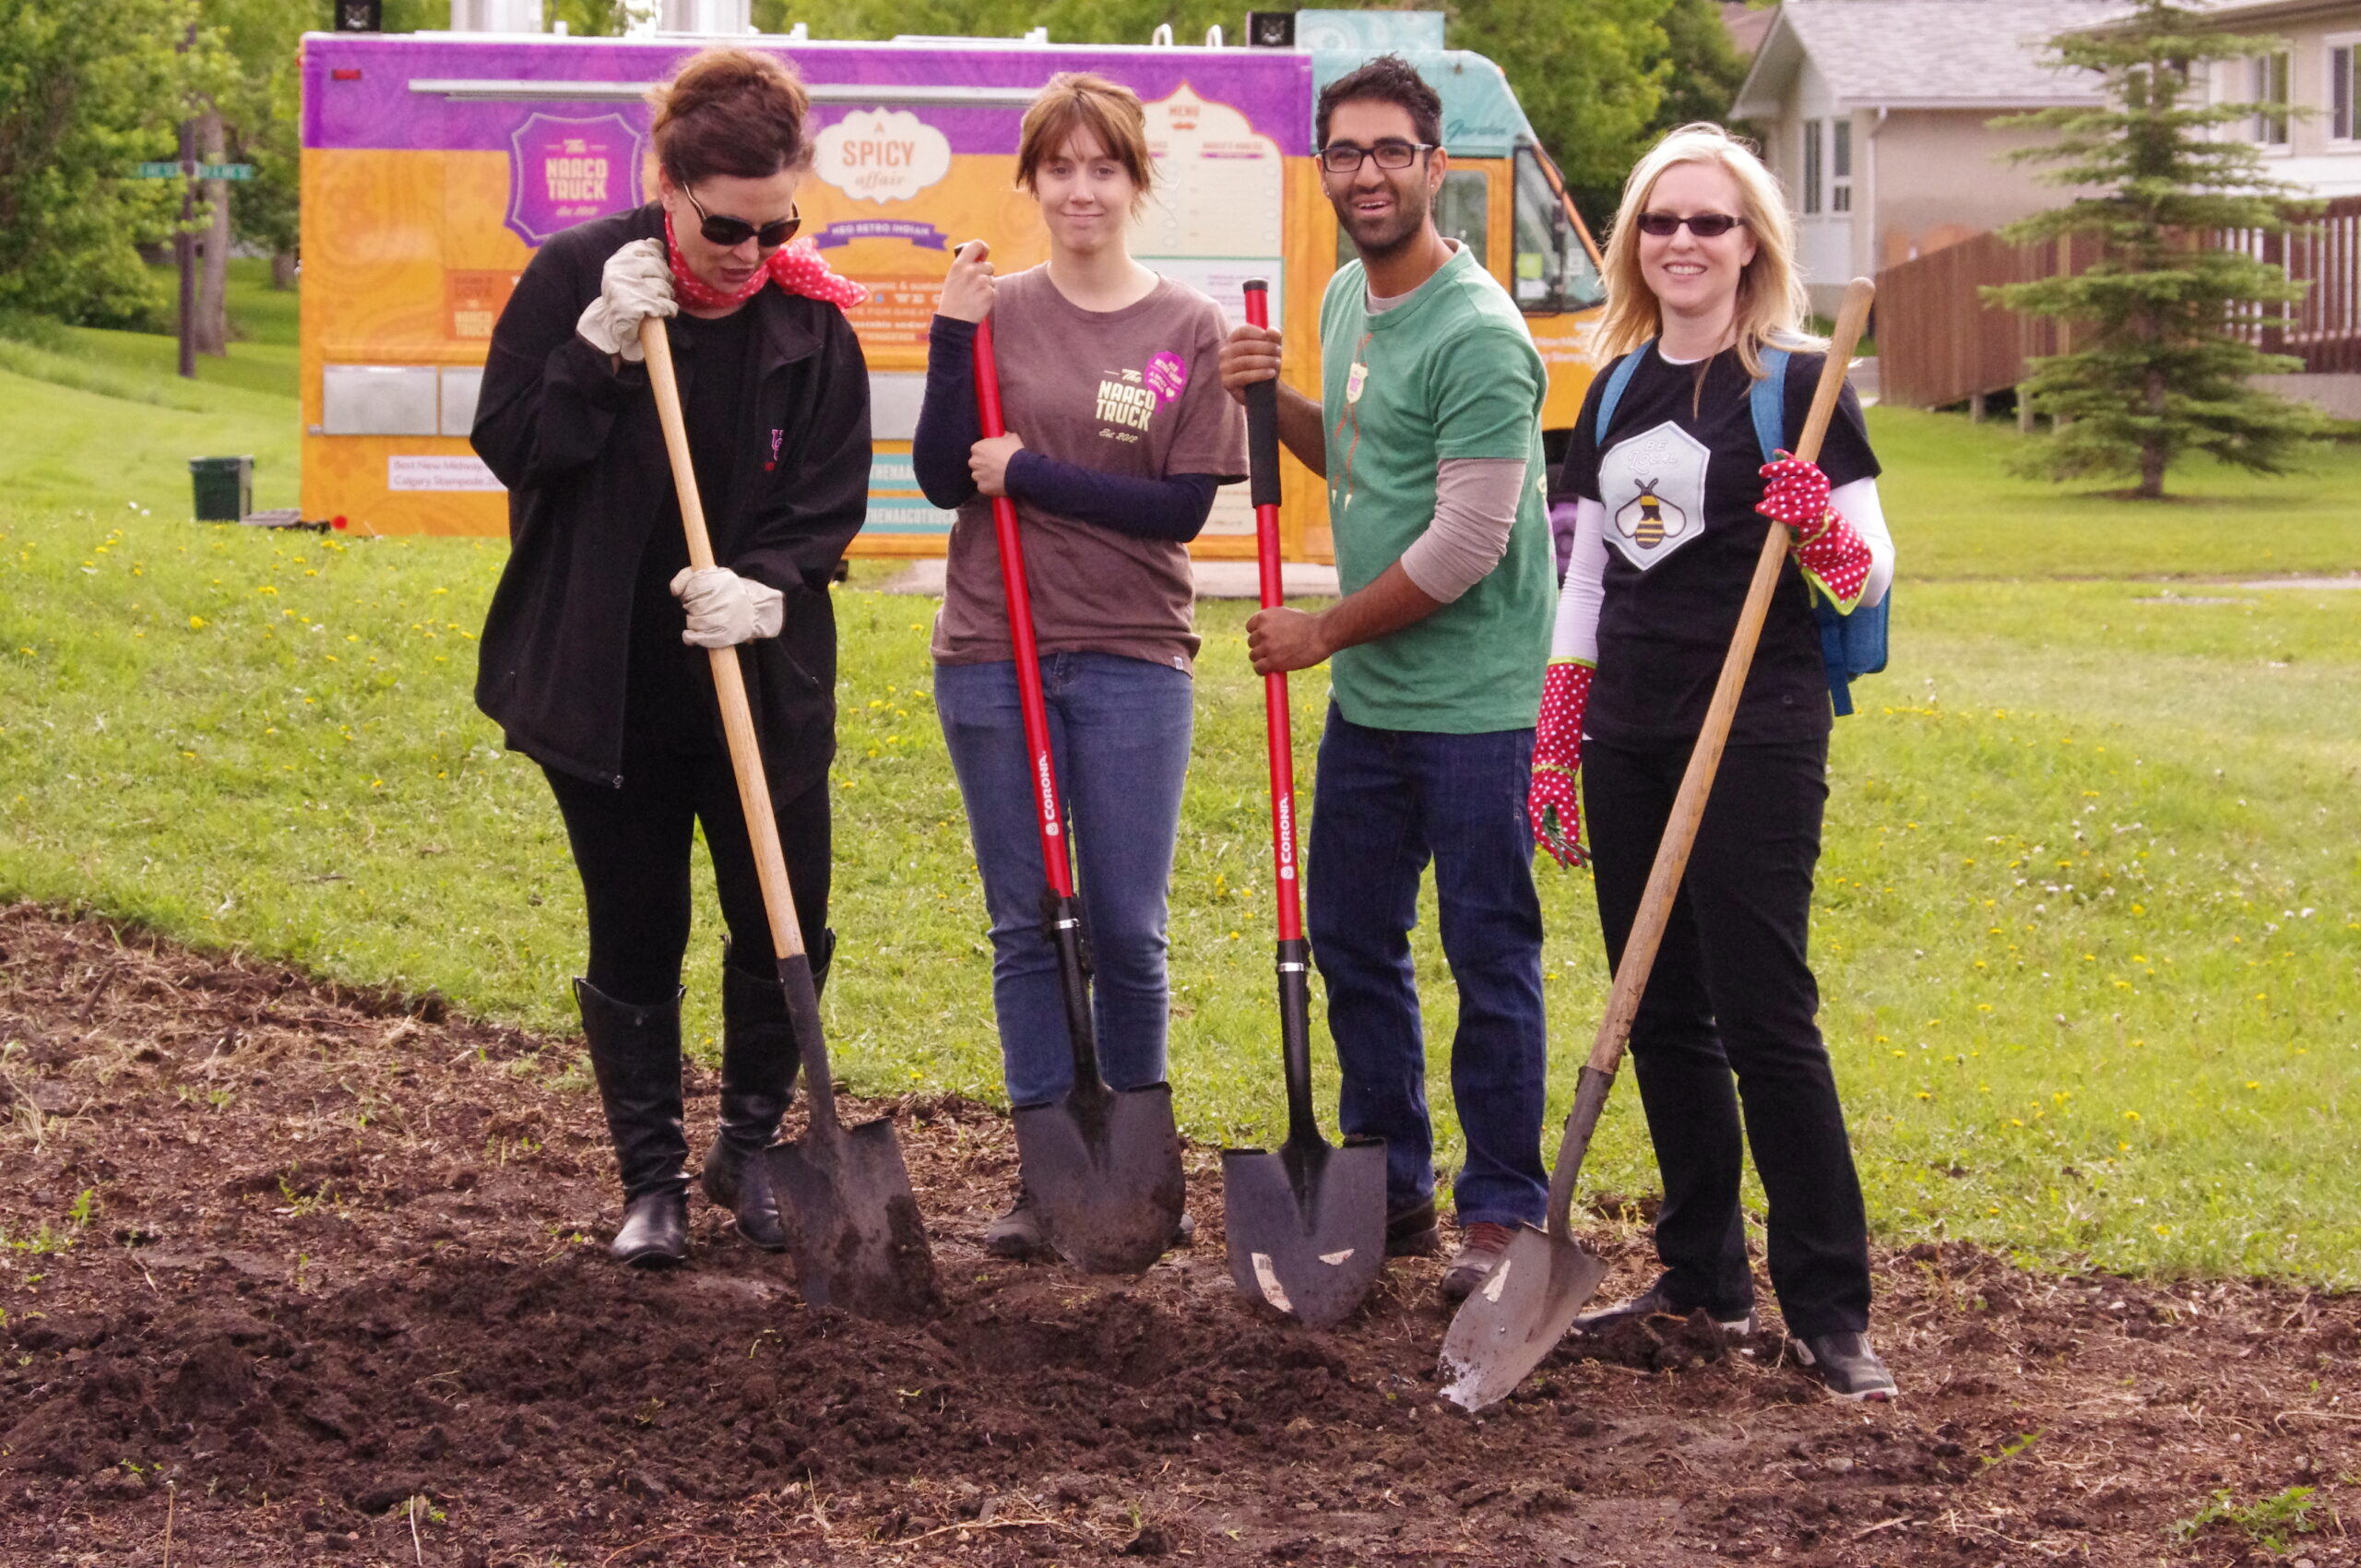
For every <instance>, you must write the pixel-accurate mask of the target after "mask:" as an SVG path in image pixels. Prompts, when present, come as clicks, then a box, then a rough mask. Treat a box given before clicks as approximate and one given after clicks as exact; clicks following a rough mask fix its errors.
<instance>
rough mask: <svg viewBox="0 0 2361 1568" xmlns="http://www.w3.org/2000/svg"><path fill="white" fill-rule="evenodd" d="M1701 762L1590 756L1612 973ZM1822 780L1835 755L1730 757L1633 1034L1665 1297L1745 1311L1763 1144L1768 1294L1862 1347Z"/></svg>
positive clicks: (1761, 751)
mask: <svg viewBox="0 0 2361 1568" xmlns="http://www.w3.org/2000/svg"><path fill="white" fill-rule="evenodd" d="M1688 761H1689V754H1688V751H1687V749H1686V748H1680V749H1675V750H1667V751H1630V750H1624V749H1620V748H1618V747H1615V746H1610V745H1603V744H1601V743H1599V742H1596V741H1586V742H1584V747H1583V767H1582V771H1583V815H1584V820H1585V822H1586V824H1587V826H1589V829H1590V837H1591V848H1592V853H1593V856H1594V860H1595V865H1596V887H1597V890H1598V915H1599V924H1600V926H1601V928H1602V929H1603V931H1604V932H1605V934H1606V938H1607V956H1608V963H1609V964H1619V963H1620V962H1621V961H1622V954H1623V944H1624V942H1625V940H1626V939H1627V938H1628V937H1629V936H1630V935H1631V923H1632V921H1634V920H1635V919H1637V918H1638V915H1639V909H1640V897H1641V894H1642V892H1643V890H1644V889H1645V887H1646V885H1647V880H1648V870H1649V867H1650V866H1651V864H1652V863H1653V862H1654V861H1655V851H1656V844H1657V841H1658V840H1659V839H1660V838H1661V837H1663V834H1664V826H1665V822H1666V819H1667V817H1669V816H1670V815H1671V814H1672V800H1673V796H1674V795H1675V794H1676V793H1677V792H1678V791H1679V788H1680V775H1681V770H1682V769H1683V768H1684V767H1686V766H1688ZM1827 773H1828V742H1826V741H1825V740H1824V739H1823V740H1816V741H1799V742H1781V743H1777V744H1770V745H1746V746H1732V747H1730V748H1729V749H1728V750H1727V751H1726V752H1725V753H1724V754H1723V756H1722V764H1721V768H1720V771H1719V772H1718V773H1717V774H1716V776H1715V778H1714V791H1713V794H1712V795H1711V797H1709V798H1708V800H1707V802H1706V804H1705V815H1704V819H1703V823H1702V824H1701V825H1700V826H1699V829H1698V834H1697V843H1696V848H1695V849H1693V850H1692V851H1691V855H1690V859H1689V867H1688V871H1687V873H1686V874H1684V875H1683V876H1682V878H1681V884H1680V892H1679V898H1678V899H1677V901H1676V902H1675V903H1674V905H1673V909H1672V918H1671V921H1670V922H1669V924H1668V925H1667V927H1666V930H1665V935H1664V944H1663V946H1662V947H1661V948H1659V949H1658V951H1657V953H1656V960H1655V968H1654V969H1653V970H1652V971H1651V972H1650V974H1649V978H1648V984H1647V990H1646V991H1645V992H1644V993H1643V996H1642V999H1641V1003H1640V1010H1639V1015H1638V1016H1637V1018H1636V1019H1635V1020H1634V1021H1633V1024H1632V1027H1631V1062H1632V1069H1633V1073H1634V1075H1635V1076H1636V1077H1637V1078H1638V1079H1639V1085H1640V1101H1641V1104H1642V1106H1643V1109H1644V1110H1645V1111H1646V1112H1647V1118H1648V1135H1649V1137H1650V1138H1651V1139H1652V1140H1653V1141H1654V1142H1655V1151H1656V1168H1657V1170H1658V1171H1659V1172H1661V1174H1662V1176H1663V1178H1664V1207H1663V1210H1662V1211H1661V1212H1660V1213H1659V1214H1658V1215H1657V1217H1656V1255H1657V1257H1658V1258H1660V1259H1661V1260H1662V1261H1663V1264H1664V1266H1665V1269H1666V1277H1665V1281H1664V1284H1665V1289H1666V1290H1667V1294H1669V1295H1670V1296H1671V1298H1672V1300H1673V1301H1675V1302H1677V1303H1679V1305H1681V1306H1684V1307H1688V1308H1691V1309H1692V1310H1693V1309H1694V1308H1697V1307H1705V1308H1708V1309H1710V1310H1711V1311H1712V1312H1713V1313H1714V1315H1715V1316H1716V1317H1720V1318H1725V1319H1730V1318H1737V1317H1739V1316H1742V1315H1743V1314H1744V1313H1746V1311H1747V1310H1748V1309H1749V1308H1750V1306H1751V1305H1752V1303H1753V1299H1754V1289H1753V1285H1752V1282H1751V1280H1750V1277H1749V1275H1748V1272H1747V1263H1746V1233H1745V1230H1744V1228H1743V1226H1742V1225H1741V1223H1740V1220H1739V1217H1738V1177H1739V1170H1740V1163H1741V1161H1742V1159H1743V1158H1744V1147H1745V1146H1746V1145H1751V1146H1752V1148H1753V1151H1754V1165H1755V1169H1756V1170H1758V1171H1759V1172H1760V1173H1761V1174H1762V1186H1763V1191H1764V1193H1765V1194H1767V1195H1768V1197H1769V1199H1770V1224H1769V1229H1770V1265H1771V1283H1772V1287H1773V1288H1774V1289H1775V1290H1777V1292H1778V1295H1779V1306H1780V1310H1781V1312H1782V1313H1784V1315H1785V1316H1786V1323H1787V1329H1788V1332H1790V1333H1793V1334H1798V1335H1820V1334H1833V1333H1839V1332H1844V1331H1848V1330H1849V1331H1856V1332H1857V1331H1860V1330H1864V1329H1867V1328H1868V1327H1869V1229H1868V1221H1867V1218H1866V1217H1865V1215H1864V1213H1863V1211H1862V1206H1861V1184H1860V1180H1859V1178H1858V1176H1857V1175H1856V1173H1855V1171H1854V1169H1853V1154H1852V1149H1851V1146H1849V1144H1848V1143H1847V1141H1846V1138H1845V1113H1844V1111H1843V1109H1842V1108H1841V1107H1840V1106H1839V1105H1838V1104H1837V1101H1836V1079H1835V1075H1834V1074H1833V1073H1832V1072H1831V1071H1830V1068H1829V1062H1828V1050H1827V1047H1826V1046H1825V1045H1823V1044H1822V1043H1821V1038H1820V1027H1819V1025H1818V1023H1817V1022H1816V1021H1815V1019H1816V1015H1817V1014H1818V1012H1819V1010H1820V988H1819V986H1818V985H1817V984H1816V983H1815V982H1814V981H1813V980H1812V974H1811V968H1810V965H1809V962H1808V961H1807V956H1806V952H1805V944H1806V938H1807V936H1808V933H1809V921H1810V917H1811V888H1812V872H1813V869H1814V867H1815V866H1816V865H1817V863H1818V862H1819V860H1820V826H1821V814H1822V812H1823V811H1824V809H1825V808H1826V806H1827V803H1828V781H1827ZM1733 1075H1735V1077H1736V1086H1735V1092H1733V1086H1732V1077H1733ZM1741 1106H1743V1107H1744V1112H1745V1131H1744V1137H1743V1139H1741V1135H1740V1131H1739V1109H1740V1107H1741Z"/></svg>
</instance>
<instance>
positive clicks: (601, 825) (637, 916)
mask: <svg viewBox="0 0 2361 1568" xmlns="http://www.w3.org/2000/svg"><path fill="white" fill-rule="evenodd" d="M542 771H543V772H544V773H546V774H547V775H548V776H549V781H550V789H551V790H552V792H553V793H554V794H555V795H556V796H557V807H558V811H559V812H560V813H561V814H563V815H564V818H565V834H566V837H567V838H568V839H569V840H571V841H572V843H573V846H574V863H575V867H576V868H577V869H579V870H580V872H581V873H582V893H583V899H584V902H585V903H587V905H588V906H589V913H590V962H589V966H588V968H587V972H586V973H585V975H584V978H585V979H587V980H589V982H590V983H591V984H592V985H594V986H597V987H598V988H599V990H600V991H602V992H606V993H607V994H608V995H609V996H611V997H613V998H614V999H615V1000H616V1001H618V1002H624V1003H629V1004H632V1005H633V1006H635V1007H649V1006H656V1005H659V1004H664V1003H669V1002H670V1001H671V1000H672V997H673V995H674V994H675V993H676V992H678V991H679V989H680V985H681V960H682V957H683V956H685V955H686V954H687V952H688V946H689V845H690V841H691V837H692V836H693V833H694V828H695V826H696V825H698V824H700V823H702V824H703V825H704V827H705V841H706V851H707V852H708V853H709V854H711V855H712V857H713V875H714V881H715V883H716V884H717V885H718V888H719V891H720V894H721V914H722V919H723V920H724V921H726V922H727V923H728V925H729V927H730V944H731V945H732V947H733V948H734V949H735V950H736V951H737V952H738V953H739V954H740V955H741V958H740V963H741V965H742V967H744V968H747V970H748V971H749V972H750V973H763V972H766V971H767V970H768V968H769V963H770V956H771V953H772V946H771V932H770V921H769V919H768V917H766V916H765V913H764V912H763V890H762V884H761V882H760V881H759V880H758V879H757V878H756V876H755V873H754V851H753V843H752V841H751V840H750V839H749V838H748V837H747V833H746V816H745V814H744V812H742V811H741V810H740V809H739V804H738V781H737V778H736V777H735V775H733V774H732V773H731V772H730V758H729V756H728V755H727V754H723V753H719V752H709V753H690V754H658V755H653V756H641V755H635V754H626V755H625V757H624V759H623V787H622V788H621V789H619V790H611V789H609V788H607V787H606V786H605V785H603V784H594V783H591V782H590V781H588V780H587V779H583V778H575V777H574V776H573V775H571V774H566V773H560V772H557V771H556V770H554V769H552V768H544V769H542ZM772 809H773V811H774V813H775V814H776V815H777V818H778V836H779V843H780V847H781V849H783V850H784V851H785V853H786V857H787V881H788V886H789V890H790V891H791V892H792V893H793V895H794V897H795V913H796V919H797V922H798V923H799V924H800V925H801V927H802V929H803V937H804V941H805V943H806V944H813V943H817V942H818V941H819V940H820V932H822V931H824V930H825V929H826V927H827V923H828V855H829V825H828V781H827V779H826V778H825V776H824V777H822V778H820V780H819V781H818V782H816V783H814V784H813V785H812V786H811V787H810V788H808V789H806V790H803V792H802V793H801V794H799V795H797V796H796V797H795V798H794V799H793V800H789V801H774V802H773V806H772ZM748 956H754V957H753V961H752V962H749V961H748Z"/></svg>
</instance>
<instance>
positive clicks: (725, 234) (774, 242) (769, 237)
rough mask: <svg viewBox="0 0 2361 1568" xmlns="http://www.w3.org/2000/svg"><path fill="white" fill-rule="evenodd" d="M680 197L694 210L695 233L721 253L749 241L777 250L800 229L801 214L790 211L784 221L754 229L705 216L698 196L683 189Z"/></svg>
mask: <svg viewBox="0 0 2361 1568" xmlns="http://www.w3.org/2000/svg"><path fill="white" fill-rule="evenodd" d="M681 194H682V196H686V197H688V198H689V205H690V206H691V207H694V208H696V209H697V232H699V233H701V234H703V235H704V236H705V237H706V239H708V240H710V241H712V242H713V243H714V244H717V245H720V246H722V247H723V248H724V249H728V248H730V247H732V246H736V245H742V244H745V243H746V242H747V241H748V240H752V241H753V242H754V243H755V244H758V245H760V246H762V247H763V249H765V250H766V251H768V250H777V248H778V247H779V246H781V245H783V244H787V242H788V241H789V240H791V239H793V238H795V232H796V231H797V230H798V229H801V227H803V214H802V213H801V212H799V211H795V210H793V209H791V208H790V210H789V212H788V215H787V216H786V217H784V218H782V219H779V220H777V221H776V222H771V223H765V224H764V225H763V226H762V227H761V228H759V229H757V228H756V227H754V225H753V224H752V223H749V222H747V221H746V220H744V219H742V218H722V217H718V216H716V215H715V214H713V213H710V212H707V211H706V209H705V203H703V202H701V201H699V200H698V199H697V193H696V192H694V191H693V190H691V189H689V187H688V186H686V185H682V187H681Z"/></svg>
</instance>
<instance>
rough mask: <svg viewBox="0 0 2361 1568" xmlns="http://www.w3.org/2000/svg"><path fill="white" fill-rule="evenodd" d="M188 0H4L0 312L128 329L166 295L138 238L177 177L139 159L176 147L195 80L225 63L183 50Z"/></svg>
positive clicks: (160, 234) (172, 194) (191, 9)
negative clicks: (147, 172) (144, 171)
mask: <svg viewBox="0 0 2361 1568" xmlns="http://www.w3.org/2000/svg"><path fill="white" fill-rule="evenodd" d="M195 20H196V6H195V5H194V4H193V3H191V0H109V3H108V4H106V5H102V6H82V5H75V4H70V3H68V0H0V309H10V310H19V311H28V312H34V313H39V314H44V315H55V316H58V317H60V318H62V319H65V320H68V321H83V322H100V323H113V324H128V323H133V322H136V321H139V320H142V319H144V318H145V317H147V316H148V315H149V314H150V313H151V312H152V311H153V310H154V309H155V308H156V307H157V306H158V305H159V304H160V303H161V302H160V299H159V298H158V295H157V291H156V288H155V285H154V284H153V283H152V282H151V281H150V279H149V278H148V269H147V267H145V266H144V265H143V264H142V262H141V261H140V258H139V246H140V245H141V244H151V243H154V242H156V241H159V240H161V239H163V238H165V237H166V236H167V235H169V234H170V233H171V232H172V227H173V224H174V222H175V221H176V220H177V219H178V216H179V202H180V186H179V184H177V183H175V182H173V181H170V180H141V179H136V178H135V177H134V174H133V167H132V166H133V165H134V164H136V163H138V162H141V161H143V160H163V159H172V158H175V157H177V156H178V155H179V143H178V139H177V134H176V131H177V125H178V122H179V120H180V118H181V116H182V115H183V114H184V113H186V112H187V109H186V105H187V101H188V96H189V92H188V89H189V88H190V87H191V85H192V84H193V83H195V82H196V81H197V80H199V79H200V78H202V77H206V76H207V75H208V73H209V72H211V71H213V70H214V69H216V68H217V67H218V61H217V60H216V59H215V58H214V57H213V55H212V53H211V52H210V50H209V49H208V47H207V46H206V45H205V44H204V43H203V42H201V41H200V42H199V44H198V45H197V47H196V48H194V49H191V50H189V51H187V52H186V53H183V52H181V51H180V50H178V49H177V48H176V47H175V45H176V44H177V43H179V42H180V41H182V40H184V39H185V38H186V37H187V36H188V30H189V27H190V24H191V23H192V22H194V21H195Z"/></svg>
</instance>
